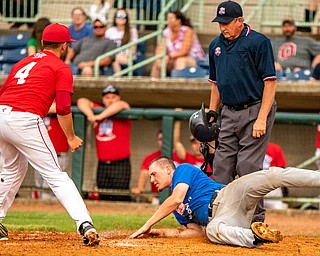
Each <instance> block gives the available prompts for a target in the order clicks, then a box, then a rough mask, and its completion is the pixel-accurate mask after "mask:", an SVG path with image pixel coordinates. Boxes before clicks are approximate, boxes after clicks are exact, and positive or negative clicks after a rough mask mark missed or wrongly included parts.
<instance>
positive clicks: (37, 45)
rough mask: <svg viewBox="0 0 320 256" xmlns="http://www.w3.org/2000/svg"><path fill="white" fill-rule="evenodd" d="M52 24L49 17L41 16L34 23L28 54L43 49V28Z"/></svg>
mask: <svg viewBox="0 0 320 256" xmlns="http://www.w3.org/2000/svg"><path fill="white" fill-rule="evenodd" d="M48 25H50V20H49V19H48V18H45V17H43V18H39V19H38V20H37V21H36V22H35V23H34V24H33V29H32V32H31V37H30V39H29V41H28V44H27V47H28V55H33V54H35V53H37V52H39V51H40V50H42V45H41V38H42V33H43V30H44V28H45V27H46V26H48Z"/></svg>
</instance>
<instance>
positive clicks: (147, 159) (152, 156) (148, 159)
mask: <svg viewBox="0 0 320 256" xmlns="http://www.w3.org/2000/svg"><path fill="white" fill-rule="evenodd" d="M161 155H162V154H161V150H158V151H156V152H153V153H151V154H150V155H147V156H146V157H145V158H144V160H143V162H142V164H141V171H143V170H149V165H150V163H151V162H152V160H154V159H156V158H158V157H160V156H161ZM172 161H173V162H174V164H175V165H176V166H178V165H179V164H181V163H182V161H181V159H180V158H179V157H178V156H177V154H176V153H173V155H172ZM151 191H152V192H153V193H157V192H158V188H157V187H156V186H155V185H154V184H153V183H151Z"/></svg>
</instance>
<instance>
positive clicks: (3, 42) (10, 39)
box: [0, 33, 30, 49]
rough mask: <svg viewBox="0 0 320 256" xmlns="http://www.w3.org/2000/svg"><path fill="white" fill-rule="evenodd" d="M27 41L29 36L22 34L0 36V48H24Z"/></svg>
mask: <svg viewBox="0 0 320 256" xmlns="http://www.w3.org/2000/svg"><path fill="white" fill-rule="evenodd" d="M29 39H30V35H29V34H23V33H20V34H9V35H5V36H0V48H1V49H13V48H21V47H26V46H27V43H28V40H29Z"/></svg>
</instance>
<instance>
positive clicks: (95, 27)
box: [93, 26, 106, 29]
mask: <svg viewBox="0 0 320 256" xmlns="http://www.w3.org/2000/svg"><path fill="white" fill-rule="evenodd" d="M105 27H106V26H93V28H94V29H97V28H105Z"/></svg>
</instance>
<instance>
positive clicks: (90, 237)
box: [79, 221, 100, 246]
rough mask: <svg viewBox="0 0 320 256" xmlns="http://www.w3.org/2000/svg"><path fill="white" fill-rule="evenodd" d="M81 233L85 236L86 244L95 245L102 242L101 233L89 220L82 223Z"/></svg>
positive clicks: (84, 241)
mask: <svg viewBox="0 0 320 256" xmlns="http://www.w3.org/2000/svg"><path fill="white" fill-rule="evenodd" d="M79 233H80V235H82V236H83V243H84V244H86V245H89V246H94V245H98V244H99V243H100V238H99V234H98V233H97V231H96V230H95V228H94V226H93V225H92V223H91V222H89V221H85V222H83V223H82V224H81V225H80V227H79Z"/></svg>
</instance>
